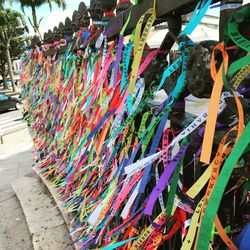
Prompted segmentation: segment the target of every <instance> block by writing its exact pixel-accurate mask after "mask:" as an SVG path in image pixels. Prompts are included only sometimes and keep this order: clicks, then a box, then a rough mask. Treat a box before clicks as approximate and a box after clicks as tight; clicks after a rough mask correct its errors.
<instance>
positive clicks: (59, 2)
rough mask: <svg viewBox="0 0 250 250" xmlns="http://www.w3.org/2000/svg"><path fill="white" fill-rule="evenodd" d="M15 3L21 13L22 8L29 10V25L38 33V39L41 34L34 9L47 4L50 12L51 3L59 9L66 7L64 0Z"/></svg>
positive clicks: (29, 0) (35, 0)
mask: <svg viewBox="0 0 250 250" xmlns="http://www.w3.org/2000/svg"><path fill="white" fill-rule="evenodd" d="M0 1H1V0H0ZM16 1H17V2H19V3H20V4H21V8H22V10H23V12H24V7H30V8H31V11H32V20H33V22H31V20H30V19H29V21H30V23H31V25H32V26H33V28H34V30H35V32H38V34H39V35H40V37H41V34H40V32H39V24H40V22H41V19H40V21H39V22H38V20H37V15H36V9H37V8H39V7H40V6H42V5H43V4H48V5H49V8H50V10H52V2H54V3H55V4H56V5H57V6H58V7H59V8H61V7H62V8H63V9H65V7H66V3H65V1H64V0H16Z"/></svg>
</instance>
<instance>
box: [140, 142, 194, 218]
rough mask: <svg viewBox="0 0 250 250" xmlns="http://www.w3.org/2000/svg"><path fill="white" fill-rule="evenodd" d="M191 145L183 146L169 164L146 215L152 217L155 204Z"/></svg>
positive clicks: (152, 196)
mask: <svg viewBox="0 0 250 250" xmlns="http://www.w3.org/2000/svg"><path fill="white" fill-rule="evenodd" d="M188 146H189V144H187V145H185V146H183V147H182V148H181V149H180V150H179V152H178V153H177V154H176V155H175V157H174V158H173V160H172V161H171V162H170V163H169V165H168V166H167V168H166V169H165V170H164V172H163V174H162V175H161V177H160V179H159V181H158V183H157V184H156V186H155V188H154V189H153V191H152V192H151V194H150V197H149V199H148V202H147V205H146V208H145V210H144V214H146V215H152V211H153V208H154V204H155V202H156V200H157V198H158V196H159V195H160V193H161V192H162V191H163V190H164V189H165V188H166V187H167V185H168V184H169V179H170V177H171V175H172V173H173V172H174V169H175V168H176V166H177V165H178V163H179V161H180V160H181V159H182V157H183V155H184V153H185V152H186V149H187V148H188Z"/></svg>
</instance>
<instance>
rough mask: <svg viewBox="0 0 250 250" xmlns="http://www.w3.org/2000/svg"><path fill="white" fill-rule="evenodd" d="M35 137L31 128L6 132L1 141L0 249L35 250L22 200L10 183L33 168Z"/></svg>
mask: <svg viewBox="0 0 250 250" xmlns="http://www.w3.org/2000/svg"><path fill="white" fill-rule="evenodd" d="M32 145H33V143H32V140H31V137H30V135H29V133H28V129H27V128H26V129H23V130H20V131H18V132H15V133H12V134H8V135H6V136H4V144H0V250H32V249H33V246H32V242H31V237H30V233H29V230H28V227H27V223H26V219H25V217H24V214H23V211H22V208H21V206H20V203H19V201H18V199H17V197H16V194H15V193H14V191H13V189H12V188H11V185H10V183H11V182H12V181H14V180H16V179H18V178H19V177H21V176H24V175H26V174H28V173H31V172H32Z"/></svg>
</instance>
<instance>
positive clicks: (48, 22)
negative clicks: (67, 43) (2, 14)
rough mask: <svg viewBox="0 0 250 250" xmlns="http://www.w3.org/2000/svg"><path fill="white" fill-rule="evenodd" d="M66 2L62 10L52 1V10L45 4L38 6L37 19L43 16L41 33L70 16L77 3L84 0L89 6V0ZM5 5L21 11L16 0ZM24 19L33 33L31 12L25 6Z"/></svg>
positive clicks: (70, 0)
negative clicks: (30, 21)
mask: <svg viewBox="0 0 250 250" xmlns="http://www.w3.org/2000/svg"><path fill="white" fill-rule="evenodd" d="M65 2H66V9H65V10H63V9H62V8H58V7H57V6H56V5H55V4H53V3H52V11H51V12H50V9H49V6H48V5H47V4H45V5H42V6H41V7H40V8H38V9H37V19H38V20H40V18H42V17H43V19H42V21H41V25H40V31H41V33H42V34H43V33H44V32H47V31H48V30H49V29H53V28H54V26H58V24H59V23H60V22H63V23H64V21H65V18H66V17H70V19H71V18H72V14H73V12H74V10H77V9H78V6H79V3H80V2H84V3H85V4H86V6H89V2H90V1H89V0H65ZM5 7H7V8H8V7H10V8H12V9H15V10H17V11H20V12H21V13H22V10H21V8H20V4H19V3H18V1H14V3H13V4H12V5H10V4H5ZM24 10H25V14H24V17H25V20H26V24H27V25H28V27H29V31H30V35H34V30H33V28H32V27H31V25H30V23H29V20H28V16H29V17H30V18H31V20H32V14H31V10H30V8H25V9H24Z"/></svg>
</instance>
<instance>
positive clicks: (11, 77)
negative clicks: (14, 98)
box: [5, 46, 16, 92]
mask: <svg viewBox="0 0 250 250" xmlns="http://www.w3.org/2000/svg"><path fill="white" fill-rule="evenodd" d="M5 56H6V59H7V64H8V70H9V76H10V80H11V84H12V88H13V91H14V92H16V86H15V83H14V74H13V69H12V61H11V58H10V51H9V46H7V48H6V49H5Z"/></svg>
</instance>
